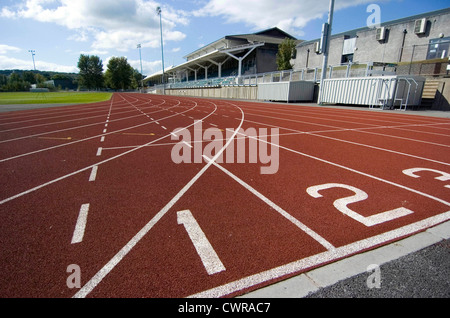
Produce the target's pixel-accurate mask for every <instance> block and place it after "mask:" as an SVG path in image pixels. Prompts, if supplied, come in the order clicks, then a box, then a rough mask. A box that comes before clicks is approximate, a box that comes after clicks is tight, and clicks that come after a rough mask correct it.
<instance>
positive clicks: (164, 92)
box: [156, 7, 166, 95]
mask: <svg viewBox="0 0 450 318" xmlns="http://www.w3.org/2000/svg"><path fill="white" fill-rule="evenodd" d="M156 13H158V15H159V29H160V31H161V56H162V72H163V73H162V84H163V94H164V95H165V94H166V84H165V83H164V47H163V36H162V22H161V7H157V8H156Z"/></svg>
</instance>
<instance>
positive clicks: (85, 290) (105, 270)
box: [73, 106, 244, 298]
mask: <svg viewBox="0 0 450 318" xmlns="http://www.w3.org/2000/svg"><path fill="white" fill-rule="evenodd" d="M236 107H238V106H236ZM238 108H239V107H238ZM216 109H217V106H216ZM239 109H240V108H239ZM240 111H241V113H242V120H241V122H240V124H239V127H238V128H237V129H236V130H235V132H234V133H233V135H232V136H231V137H230V139H229V140H228V142H227V143H226V144H225V145H224V146H223V147H222V149H220V150H219V151H218V152H217V154H216V155H215V156H214V157H213V158H212V159H211V160H210V161H209V162H208V163H207V164H206V165H205V166H203V168H202V169H201V170H200V171H199V172H198V173H197V174H196V175H195V176H194V177H193V178H192V179H191V180H190V181H189V182H188V183H187V184H186V185H185V186H184V187H183V188H182V189H181V190H180V191H179V192H178V193H177V194H176V195H175V196H174V197H173V198H172V200H170V201H169V202H168V203H167V204H166V205H165V206H164V207H163V208H162V209H161V210H160V211H159V212H158V213H156V215H155V216H154V217H153V218H152V219H151V220H150V221H149V222H148V223H147V224H146V225H145V226H144V227H143V228H142V229H141V230H140V231H139V232H138V233H137V234H136V235H135V236H134V237H133V238H132V239H131V240H130V241H129V242H128V243H127V244H126V245H125V246H124V247H122V249H121V250H120V251H119V252H118V253H117V254H116V255H114V257H113V258H112V259H111V260H110V261H109V262H108V263H107V264H106V265H105V266H103V267H102V268H101V269H100V270H99V271H98V272H97V273H96V274H95V275H94V276H93V277H92V278H91V279H90V280H89V281H88V282H87V283H86V284H85V285H84V286H83V287H82V288H81V289H80V290H79V291H78V292H77V293H76V294H75V295H74V296H73V298H84V297H86V296H87V295H88V294H89V293H90V292H91V291H92V290H93V289H94V288H95V287H96V286H97V285H98V284H99V283H100V282H101V281H102V280H103V278H105V277H106V275H108V274H109V272H111V271H112V270H113V269H114V267H116V265H117V264H119V262H120V261H121V260H122V259H123V258H124V257H125V256H126V255H127V254H128V253H129V252H130V251H131V250H132V249H133V247H134V246H135V245H136V244H137V243H138V242H139V241H140V240H141V239H142V238H143V237H144V236H145V235H146V234H147V233H148V232H149V231H150V230H151V229H152V228H153V226H154V225H155V224H156V223H158V221H159V220H160V219H161V218H162V217H163V216H164V215H165V214H166V213H167V212H168V211H169V210H170V209H171V208H172V207H173V206H174V205H175V203H176V202H178V200H179V199H180V198H181V197H182V196H183V195H184V194H185V193H186V192H187V191H188V190H189V189H190V188H191V187H192V185H193V184H194V183H195V182H196V181H197V180H198V179H199V178H200V177H201V176H202V175H203V174H204V173H205V171H206V170H207V169H208V168H209V167H210V166H211V165H212V163H213V162H214V161H215V160H217V158H218V157H219V156H220V155H221V154H222V153H223V151H225V148H227V147H228V145H229V144H230V143H231V142H232V141H233V139H234V138H235V136H236V134H237V132H238V131H239V129H240V128H241V127H242V123H243V122H244V112H243V111H242V110H241V109H240ZM210 115H211V114H209V115H208V116H206V117H205V118H207V117H209V116H210ZM194 124H195V123H194ZM190 126H192V125H190ZM190 126H188V127H190ZM143 146H144V145H143Z"/></svg>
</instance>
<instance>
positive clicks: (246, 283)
mask: <svg viewBox="0 0 450 318" xmlns="http://www.w3.org/2000/svg"><path fill="white" fill-rule="evenodd" d="M449 219H450V211H447V212H444V213H442V214H439V215H436V216H432V217H429V218H427V219H424V220H421V221H418V222H416V223H412V224H409V225H405V226H403V227H400V228H398V229H395V230H392V231H389V232H385V233H382V234H379V235H375V236H372V237H369V238H366V239H362V240H360V241H357V242H354V243H350V244H348V245H344V246H340V247H337V248H336V249H334V250H331V251H325V252H322V253H319V254H316V255H312V256H309V257H305V258H302V259H299V260H297V261H294V262H291V263H288V264H285V265H281V266H278V267H275V268H272V269H269V270H266V271H263V272H260V273H257V274H254V275H250V276H247V277H244V278H241V279H238V280H235V281H233V282H230V283H227V284H224V285H221V286H217V287H214V288H211V289H208V290H205V291H202V292H199V293H197V294H194V295H191V296H189V297H188V298H218V297H223V296H225V295H229V294H231V293H233V292H237V291H240V290H243V289H245V288H249V287H252V286H256V285H258V284H261V283H264V282H268V281H271V280H273V279H277V278H280V277H283V276H285V275H289V274H293V273H296V272H300V271H303V270H306V269H308V268H311V267H315V266H319V265H322V264H325V263H328V262H332V261H335V260H338V259H341V258H344V257H347V256H350V255H353V254H355V253H359V252H361V251H363V250H365V249H370V248H374V247H377V246H379V245H380V244H383V243H387V242H390V241H393V240H397V239H399V238H401V237H404V236H407V235H410V234H414V233H416V232H419V231H422V230H426V229H428V228H430V227H432V226H434V225H437V224H439V223H442V222H445V221H447V220H449Z"/></svg>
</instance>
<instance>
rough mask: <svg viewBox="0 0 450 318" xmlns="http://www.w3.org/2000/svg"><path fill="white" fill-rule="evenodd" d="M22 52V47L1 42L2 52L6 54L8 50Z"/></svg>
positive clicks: (0, 52)
mask: <svg viewBox="0 0 450 318" xmlns="http://www.w3.org/2000/svg"><path fill="white" fill-rule="evenodd" d="M11 51H12V52H20V51H21V49H19V48H18V47H15V46H11V45H6V44H0V54H6V53H8V52H11Z"/></svg>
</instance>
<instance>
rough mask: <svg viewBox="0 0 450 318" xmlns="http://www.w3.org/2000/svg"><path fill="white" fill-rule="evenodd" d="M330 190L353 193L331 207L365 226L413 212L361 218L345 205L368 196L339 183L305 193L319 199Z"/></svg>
mask: <svg viewBox="0 0 450 318" xmlns="http://www.w3.org/2000/svg"><path fill="white" fill-rule="evenodd" d="M330 188H344V189H348V190H350V191H353V192H354V193H355V194H354V195H352V196H349V197H345V198H341V199H338V200H336V201H334V203H333V205H334V207H335V208H336V209H338V210H339V211H340V212H342V213H343V214H345V215H347V216H349V217H351V218H352V219H354V220H356V221H358V222H360V223H362V224H364V225H365V226H373V225H376V224H380V223H383V222H387V221H390V220H393V219H396V218H399V217H402V216H405V215H408V214H411V213H413V211H411V210H409V209H406V208H403V207H401V208H397V209H393V210H389V211H385V212H381V213H378V214H375V215H372V216H362V215H361V214H359V213H357V212H355V211H353V210H351V209H350V208H348V207H347V205H349V204H351V203H355V202H360V201H364V200H365V199H367V198H368V197H369V196H368V195H367V193H366V192H364V191H363V190H361V189H358V188H355V187H352V186H349V185H346V184H341V183H326V184H321V185H316V186H312V187H309V188H308V189H306V192H307V193H308V194H309V195H310V196H312V197H313V198H320V197H322V195H321V194H320V193H319V191H321V190H325V189H330Z"/></svg>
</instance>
